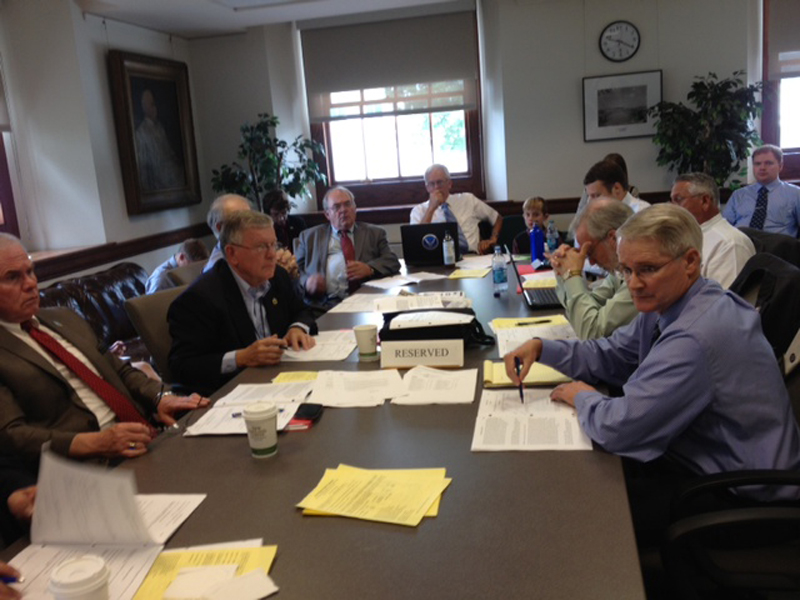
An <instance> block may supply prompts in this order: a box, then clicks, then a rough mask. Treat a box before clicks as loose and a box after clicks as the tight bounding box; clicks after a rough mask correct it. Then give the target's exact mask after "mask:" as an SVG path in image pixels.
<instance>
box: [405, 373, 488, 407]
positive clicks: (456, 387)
mask: <svg viewBox="0 0 800 600" xmlns="http://www.w3.org/2000/svg"><path fill="white" fill-rule="evenodd" d="M477 377H478V369H463V370H456V371H451V370H447V371H445V370H443V369H434V368H431V367H425V366H421V365H420V366H417V367H414V368H413V369H410V370H409V371H408V372H407V373H406V374H405V375H404V376H403V385H405V388H406V393H405V394H404V395H402V396H399V397H397V398H392V404H470V403H471V402H472V401H473V400H474V399H475V380H476V379H477Z"/></svg>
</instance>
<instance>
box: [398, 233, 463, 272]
mask: <svg viewBox="0 0 800 600" xmlns="http://www.w3.org/2000/svg"><path fill="white" fill-rule="evenodd" d="M445 231H450V237H452V238H453V246H454V247H455V250H456V262H458V261H459V260H461V251H460V249H459V247H458V223H422V224H419V225H402V226H401V227H400V238H401V240H402V242H403V259H404V260H405V261H406V264H407V265H415V266H433V265H443V264H444V252H443V251H442V240H443V239H444V233H445Z"/></svg>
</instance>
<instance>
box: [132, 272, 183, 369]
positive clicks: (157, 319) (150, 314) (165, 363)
mask: <svg viewBox="0 0 800 600" xmlns="http://www.w3.org/2000/svg"><path fill="white" fill-rule="evenodd" d="M186 288H187V286H185V285H182V286H179V287H175V288H170V289H168V290H163V291H160V292H156V293H155V294H149V295H145V296H138V297H136V298H130V299H129V300H127V301H126V302H125V310H126V311H127V312H128V316H129V317H130V319H131V321H132V322H133V326H134V327H136V331H138V332H139V335H140V336H141V337H142V341H143V342H144V345H145V346H147V350H148V351H149V352H150V355H151V356H152V357H153V361H154V362H155V363H156V369H158V373H159V375H161V379H163V380H164V381H165V382H167V383H170V382H172V374H171V373H170V371H169V350H170V347H171V346H172V336H170V334H169V324H168V323H167V310H169V306H170V304H172V301H173V300H175V298H177V297H178V296H179V295H180V294H181V293H182V292H183V290H185V289H186Z"/></svg>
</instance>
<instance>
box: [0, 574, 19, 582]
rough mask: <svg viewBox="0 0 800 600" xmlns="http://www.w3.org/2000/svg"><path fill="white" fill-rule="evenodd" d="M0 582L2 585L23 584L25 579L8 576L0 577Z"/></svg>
mask: <svg viewBox="0 0 800 600" xmlns="http://www.w3.org/2000/svg"><path fill="white" fill-rule="evenodd" d="M0 580H2V581H3V583H24V582H25V578H24V577H22V576H20V577H9V576H6V575H4V576H3V577H0Z"/></svg>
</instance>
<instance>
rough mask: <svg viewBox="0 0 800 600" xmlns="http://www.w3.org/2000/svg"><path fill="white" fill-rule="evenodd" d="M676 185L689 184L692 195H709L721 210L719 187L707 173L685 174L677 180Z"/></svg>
mask: <svg viewBox="0 0 800 600" xmlns="http://www.w3.org/2000/svg"><path fill="white" fill-rule="evenodd" d="M675 183H688V184H689V190H690V191H691V192H692V194H698V195H701V194H708V195H709V196H711V198H712V199H713V200H714V206H716V207H717V208H719V186H717V182H716V181H714V178H713V177H711V176H710V175H706V174H705V173H684V174H683V175H678V176H677V177H676V178H675Z"/></svg>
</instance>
